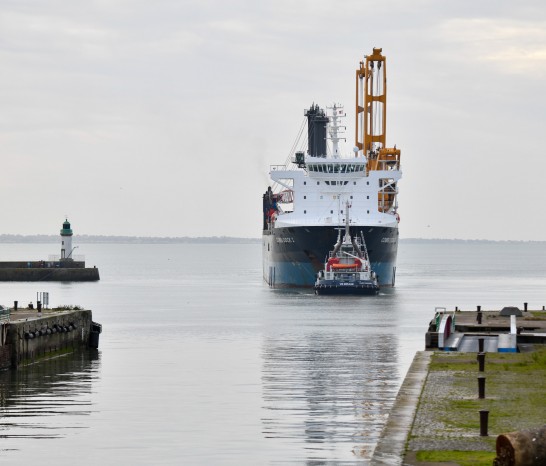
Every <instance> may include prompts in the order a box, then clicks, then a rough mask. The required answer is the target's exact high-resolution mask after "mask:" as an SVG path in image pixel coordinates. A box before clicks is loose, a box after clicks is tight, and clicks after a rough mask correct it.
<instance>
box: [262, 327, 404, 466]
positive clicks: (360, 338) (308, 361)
mask: <svg viewBox="0 0 546 466" xmlns="http://www.w3.org/2000/svg"><path fill="white" fill-rule="evenodd" d="M397 347H398V344H397V338H396V336H394V335H382V334H373V335H368V334H358V335H355V334H349V335H348V334H345V333H340V334H332V333H329V334H324V333H317V334H310V335H308V336H305V337H302V336H301V335H282V336H280V337H279V338H266V339H265V342H264V350H263V365H264V368H263V399H264V403H265V407H264V408H265V410H266V411H267V412H268V413H269V416H268V417H267V418H264V419H262V422H263V426H264V435H265V436H266V437H268V438H276V439H285V440H286V441H287V442H290V443H293V442H294V441H296V442H298V441H303V442H305V443H306V446H304V450H305V451H306V452H307V454H308V457H307V458H306V460H307V461H311V462H314V461H328V460H339V459H340V457H341V458H344V459H345V460H351V459H353V460H355V461H358V464H362V460H363V459H364V460H365V459H369V458H370V456H371V453H373V448H374V447H375V444H376V442H377V440H378V438H379V435H380V433H381V429H382V426H383V425H384V423H385V422H386V418H387V413H388V408H389V407H390V406H391V405H392V403H393V401H394V398H395V397H396V393H397V391H398V386H399V377H400V374H399V373H398V368H397V359H398V356H397Z"/></svg>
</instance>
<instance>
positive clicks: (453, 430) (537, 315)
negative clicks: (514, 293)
mask: <svg viewBox="0 0 546 466" xmlns="http://www.w3.org/2000/svg"><path fill="white" fill-rule="evenodd" d="M481 312H482V316H481V322H480V323H478V322H477V319H478V316H477V312H464V311H458V312H457V313H456V314H455V316H456V317H455V319H456V322H457V333H459V332H460V334H461V335H463V334H464V335H468V334H470V338H473V337H475V336H479V337H485V339H487V338H488V337H491V338H495V337H498V336H499V335H501V334H503V332H510V331H511V330H512V331H513V324H514V322H513V320H514V319H513V318H510V316H501V315H499V311H481ZM516 319H517V320H516V327H517V331H516V332H515V333H516V334H515V335H514V337H515V338H516V342H517V343H516V345H517V352H503V351H501V349H500V348H497V347H493V346H490V347H488V346H487V345H485V348H484V353H481V355H480V358H482V362H483V361H485V363H484V364H483V365H480V363H479V358H478V352H477V351H478V350H477V348H475V349H474V348H473V347H469V346H464V345H463V346H461V347H460V349H459V350H457V349H453V348H451V347H446V348H444V349H443V350H439V349H438V348H436V349H435V350H433V351H431V350H429V351H420V352H417V353H416V355H415V357H414V360H413V363H412V364H411V366H410V369H409V370H408V373H407V375H406V377H405V380H404V382H403V384H402V386H401V388H400V390H399V392H398V395H397V397H396V400H395V402H394V405H393V407H392V409H391V412H390V414H389V418H388V420H387V423H386V425H385V428H384V430H383V432H382V434H381V436H380V439H379V441H378V444H377V446H376V448H375V451H374V453H373V456H372V459H371V461H370V464H371V465H394V466H399V465H401V466H440V465H443V466H455V465H460V464H472V465H485V464H488V465H491V464H493V460H494V458H495V456H496V453H495V441H496V438H497V436H500V435H501V434H506V433H508V432H516V431H521V430H525V429H534V428H537V427H539V426H542V425H543V424H544V419H546V405H545V404H544V388H543V387H544V386H546V345H544V343H543V342H544V339H543V335H544V334H545V333H546V312H544V311H527V312H525V311H523V313H522V316H521V317H517V318H516ZM511 320H512V322H511ZM433 324H434V325H435V322H434V319H433V321H431V324H430V325H431V326H430V327H429V331H431V329H432V330H433V331H437V330H438V329H437V328H432V326H433ZM511 327H512V328H511ZM429 343H430V338H427V344H429ZM468 348H470V350H469V349H468ZM480 379H482V380H480ZM480 383H481V384H482V388H481V389H480ZM480 390H483V391H482V392H481V393H480ZM482 395H483V397H482ZM482 412H487V414H485V416H486V419H487V420H486V422H485V423H484V422H483V419H482V418H481V417H482V414H483V413H482ZM482 429H485V435H482V434H483V433H484V432H483V431H482Z"/></svg>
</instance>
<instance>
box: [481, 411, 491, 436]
mask: <svg viewBox="0 0 546 466" xmlns="http://www.w3.org/2000/svg"><path fill="white" fill-rule="evenodd" d="M488 421H489V411H488V410H487V409H480V437H487V424H488Z"/></svg>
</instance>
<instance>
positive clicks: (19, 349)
mask: <svg viewBox="0 0 546 466" xmlns="http://www.w3.org/2000/svg"><path fill="white" fill-rule="evenodd" d="M40 314H41V315H40ZM100 331H101V326H100V325H99V324H96V323H94V322H93V316H92V312H91V311H90V310H80V309H78V310H61V311H57V310H44V311H43V312H41V313H38V312H37V311H36V310H27V309H20V310H18V311H15V312H12V314H11V319H10V320H9V321H6V322H1V323H0V369H17V368H19V367H22V366H25V365H29V364H33V363H35V362H38V361H40V360H44V359H49V358H52V357H55V356H59V355H61V354H65V353H71V352H73V351H76V350H77V349H79V348H86V347H89V346H92V347H98V333H100Z"/></svg>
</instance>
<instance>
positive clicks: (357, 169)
mask: <svg viewBox="0 0 546 466" xmlns="http://www.w3.org/2000/svg"><path fill="white" fill-rule="evenodd" d="M305 166H306V168H307V173H308V174H309V176H310V177H311V178H323V177H324V176H331V175H333V174H343V175H344V177H345V178H351V179H353V178H360V177H363V176H366V159H365V158H364V157H360V158H350V159H349V158H347V159H341V158H325V157H309V158H307V160H306V164H305Z"/></svg>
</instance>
